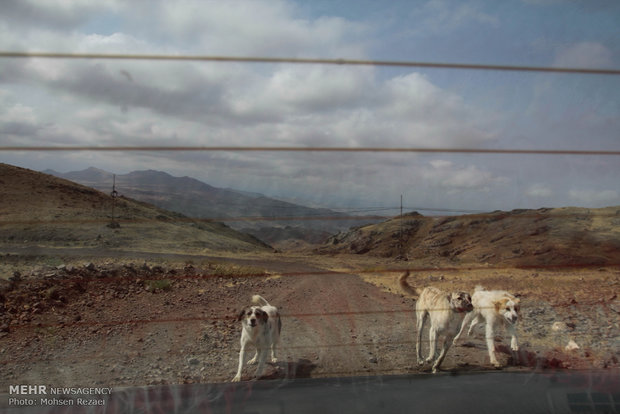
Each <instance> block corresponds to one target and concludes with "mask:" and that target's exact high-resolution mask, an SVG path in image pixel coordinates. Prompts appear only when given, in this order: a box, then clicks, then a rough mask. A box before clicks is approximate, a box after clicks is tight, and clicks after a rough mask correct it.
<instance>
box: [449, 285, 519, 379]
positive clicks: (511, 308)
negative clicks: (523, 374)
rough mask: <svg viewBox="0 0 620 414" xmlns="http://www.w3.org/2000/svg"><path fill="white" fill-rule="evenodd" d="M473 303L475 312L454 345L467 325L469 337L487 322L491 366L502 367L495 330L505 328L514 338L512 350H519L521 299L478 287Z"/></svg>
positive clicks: (465, 322)
mask: <svg viewBox="0 0 620 414" xmlns="http://www.w3.org/2000/svg"><path fill="white" fill-rule="evenodd" d="M472 303H473V305H474V311H473V312H471V313H469V314H468V315H467V316H466V317H465V319H464V320H463V324H462V325H461V329H460V331H459V333H458V334H457V335H456V337H455V338H454V343H455V344H456V341H458V339H459V338H460V337H461V335H462V334H463V331H464V330H465V326H466V325H467V324H469V330H468V331H467V335H471V332H472V330H473V329H474V327H475V326H476V325H477V324H479V323H482V322H486V332H485V339H486V342H487V349H488V351H489V359H490V360H491V364H493V365H494V366H496V367H500V366H501V364H500V363H499V362H498V361H497V358H496V356H495V344H494V342H493V341H494V339H495V335H496V332H495V330H496V328H497V327H498V326H504V327H505V328H506V331H507V332H508V334H509V335H510V336H511V337H512V339H511V341H510V348H511V349H512V350H513V351H514V352H516V351H518V350H519V345H518V344H517V332H516V328H517V321H518V320H519V310H520V303H519V298H517V297H515V296H513V295H511V294H510V293H508V292H506V291H505V290H484V289H483V288H482V287H480V286H476V290H475V292H474V294H473V295H472Z"/></svg>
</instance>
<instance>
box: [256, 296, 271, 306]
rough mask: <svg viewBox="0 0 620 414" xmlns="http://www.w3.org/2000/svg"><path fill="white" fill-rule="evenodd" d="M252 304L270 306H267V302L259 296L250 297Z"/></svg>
mask: <svg viewBox="0 0 620 414" xmlns="http://www.w3.org/2000/svg"><path fill="white" fill-rule="evenodd" d="M252 303H256V304H257V305H261V306H271V305H269V302H267V301H266V300H265V298H263V297H262V296H261V295H254V296H252Z"/></svg>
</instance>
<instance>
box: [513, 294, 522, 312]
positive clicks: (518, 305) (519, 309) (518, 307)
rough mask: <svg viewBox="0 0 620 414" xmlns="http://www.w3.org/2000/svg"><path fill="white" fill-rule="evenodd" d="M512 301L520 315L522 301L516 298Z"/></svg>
mask: <svg viewBox="0 0 620 414" xmlns="http://www.w3.org/2000/svg"><path fill="white" fill-rule="evenodd" d="M512 301H513V302H514V304H515V312H517V313H519V311H521V300H520V299H519V298H515V299H513V300H512Z"/></svg>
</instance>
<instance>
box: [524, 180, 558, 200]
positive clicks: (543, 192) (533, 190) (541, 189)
mask: <svg viewBox="0 0 620 414" xmlns="http://www.w3.org/2000/svg"><path fill="white" fill-rule="evenodd" d="M525 194H526V195H527V196H528V197H536V198H546V197H550V196H552V195H553V190H551V189H550V188H549V187H548V186H546V185H544V184H541V183H537V184H533V185H531V186H530V187H529V188H528V189H527V190H526V191H525Z"/></svg>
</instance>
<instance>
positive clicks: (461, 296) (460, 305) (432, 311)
mask: <svg viewBox="0 0 620 414" xmlns="http://www.w3.org/2000/svg"><path fill="white" fill-rule="evenodd" d="M407 277H409V271H407V272H406V273H405V274H403V275H402V276H401V277H400V278H399V282H400V286H401V288H402V289H403V290H404V291H405V292H406V293H409V294H410V295H412V296H415V297H418V296H419V297H418V298H417V300H416V304H415V312H416V322H417V328H418V332H417V339H416V354H417V358H418V365H420V366H421V365H424V363H430V362H432V361H433V358H434V357H435V352H436V342H437V337H438V336H443V344H442V345H441V352H440V353H439V356H438V357H437V359H436V360H435V362H434V363H433V365H432V370H433V374H434V373H436V372H437V370H438V369H439V366H440V365H441V363H442V362H443V360H444V358H445V357H446V353H447V352H448V349H449V348H450V345H451V344H452V339H453V338H454V335H456V333H457V332H458V329H459V327H460V326H461V322H462V321H463V319H464V317H465V315H466V314H467V313H468V312H471V311H472V310H473V305H472V303H471V297H470V295H469V293H467V292H452V293H448V292H444V291H442V290H440V289H437V288H434V287H426V288H424V289H423V290H421V291H420V289H417V288H414V287H413V286H411V285H409V283H407ZM427 317H429V318H430V323H431V326H430V329H429V335H428V336H429V340H430V349H429V356H428V358H426V360H423V359H422V347H421V342H422V330H423V329H424V323H425V321H426V318H427Z"/></svg>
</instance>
